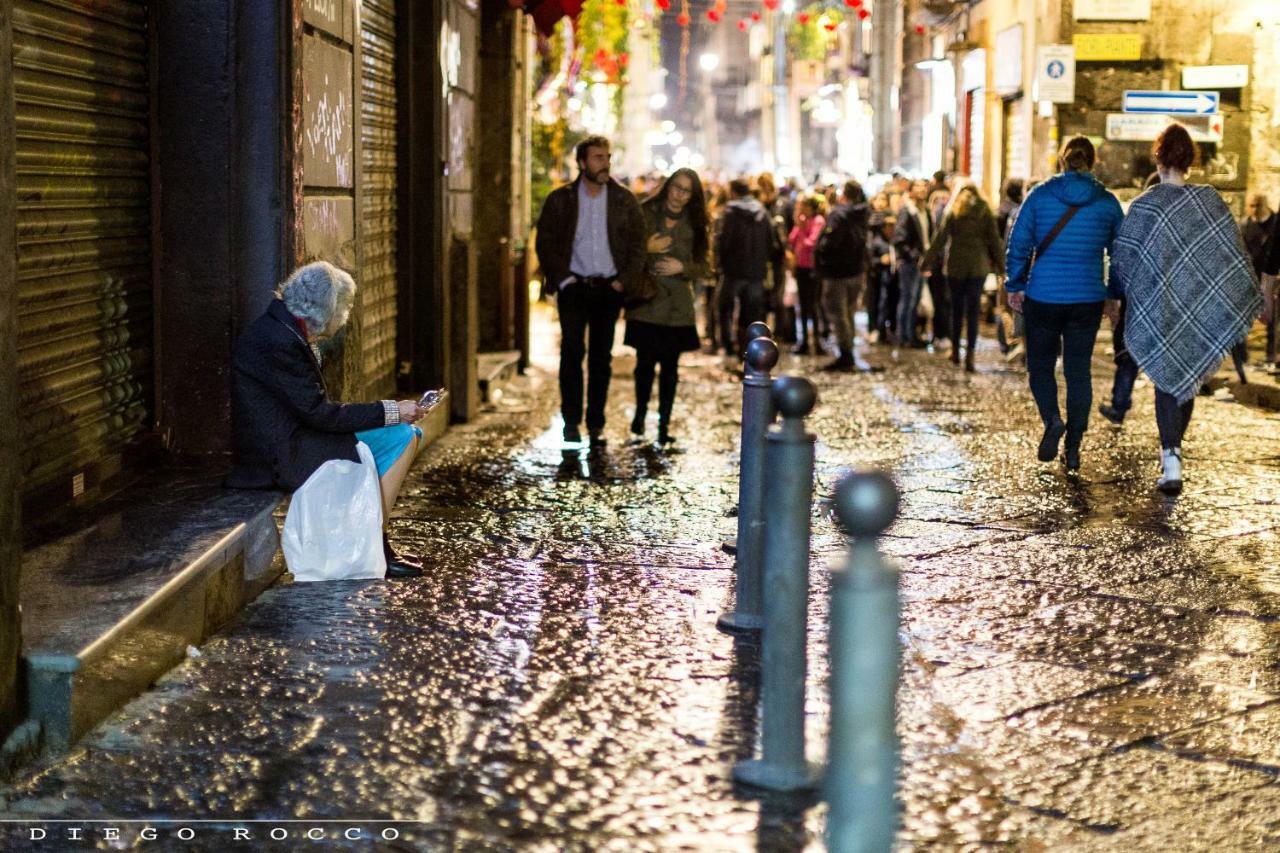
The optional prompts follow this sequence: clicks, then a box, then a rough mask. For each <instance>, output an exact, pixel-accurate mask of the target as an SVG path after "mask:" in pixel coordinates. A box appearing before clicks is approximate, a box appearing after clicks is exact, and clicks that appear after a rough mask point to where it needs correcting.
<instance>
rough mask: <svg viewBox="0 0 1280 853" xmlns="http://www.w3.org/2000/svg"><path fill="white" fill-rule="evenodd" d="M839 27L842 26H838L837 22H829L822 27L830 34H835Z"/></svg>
mask: <svg viewBox="0 0 1280 853" xmlns="http://www.w3.org/2000/svg"><path fill="white" fill-rule="evenodd" d="M838 26H840V25H839V24H837V23H836V22H835V21H827V22H826V23H825V24H823V25H822V28H823V29H824V30H826V31H827V32H829V33H833V32H835V31H836V27H838Z"/></svg>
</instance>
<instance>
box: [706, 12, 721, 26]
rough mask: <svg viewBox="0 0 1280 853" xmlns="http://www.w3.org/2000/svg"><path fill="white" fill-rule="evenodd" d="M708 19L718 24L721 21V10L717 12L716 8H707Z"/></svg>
mask: <svg viewBox="0 0 1280 853" xmlns="http://www.w3.org/2000/svg"><path fill="white" fill-rule="evenodd" d="M707 20H708V21H710V22H711V23H713V24H718V23H720V13H719V12H717V11H716V10H715V9H708V10H707Z"/></svg>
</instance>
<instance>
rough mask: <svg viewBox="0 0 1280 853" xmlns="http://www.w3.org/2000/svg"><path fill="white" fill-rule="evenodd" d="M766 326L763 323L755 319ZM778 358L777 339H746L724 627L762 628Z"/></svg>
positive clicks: (722, 617) (719, 622) (721, 625)
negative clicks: (767, 480)
mask: <svg viewBox="0 0 1280 853" xmlns="http://www.w3.org/2000/svg"><path fill="white" fill-rule="evenodd" d="M752 325H753V326H763V327H764V329H765V331H768V328H769V327H768V326H765V325H764V323H753V324H752ZM777 363H778V345H777V344H775V343H774V342H773V341H771V340H770V339H769V338H767V337H761V338H755V339H754V340H752V341H751V343H749V344H747V360H746V370H745V371H744V373H743V378H742V447H741V452H740V454H739V457H738V459H739V462H738V465H739V469H738V536H737V539H735V540H734V542H733V552H734V553H736V555H737V559H736V560H735V562H734V569H735V577H736V584H735V587H734V605H733V610H732V611H731V612H729V613H722V614H721V615H720V618H719V619H718V620H716V625H717V626H718V627H719V628H721V629H722V630H725V631H734V632H744V631H759V630H760V626H761V625H762V624H764V622H763V611H762V610H761V584H762V580H761V569H760V567H761V565H762V560H763V559H764V554H763V552H764V444H765V440H764V438H765V430H767V429H768V428H769V424H771V423H772V422H773V402H772V400H771V399H770V397H769V391H770V389H771V388H772V387H773V379H772V378H771V377H770V375H769V371H771V370H773V367H774V365H775V364H777Z"/></svg>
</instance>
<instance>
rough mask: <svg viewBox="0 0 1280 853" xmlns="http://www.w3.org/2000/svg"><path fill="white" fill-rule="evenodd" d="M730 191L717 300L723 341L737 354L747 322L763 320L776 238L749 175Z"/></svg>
mask: <svg viewBox="0 0 1280 853" xmlns="http://www.w3.org/2000/svg"><path fill="white" fill-rule="evenodd" d="M729 192H730V193H731V194H732V195H733V199H732V200H731V201H730V202H729V203H728V204H726V205H725V207H724V213H723V215H722V218H721V221H720V230H719V233H718V234H717V235H716V242H715V253H716V259H717V261H718V264H719V268H720V272H721V275H722V276H723V281H722V283H721V285H720V288H721V289H720V298H719V300H718V302H719V305H718V308H719V313H720V343H721V344H722V345H723V346H724V349H725V353H726V354H729V355H737V354H738V353H739V352H741V350H742V347H743V345H744V342H745V340H746V336H747V335H746V332H747V326H749V325H750V324H752V323H754V322H756V321H757V320H764V279H765V276H766V275H768V274H769V258H770V256H771V254H772V252H773V245H774V239H775V238H774V233H773V230H774V229H773V222H772V219H771V218H770V216H769V212H768V211H767V210H765V208H764V205H762V204H760V202H759V201H757V200H756V199H754V198H752V196H751V185H750V184H749V183H747V181H746V179H745V178H734V179H733V180H732V181H730V182H729ZM735 303H736V304H737V306H738V323H737V336H736V337H735V336H734V334H733V332H734V323H733V308H734V304H735ZM734 342H736V346H735V344H734ZM731 347H732V349H731Z"/></svg>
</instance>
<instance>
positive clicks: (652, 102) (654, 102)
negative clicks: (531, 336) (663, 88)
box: [649, 92, 667, 110]
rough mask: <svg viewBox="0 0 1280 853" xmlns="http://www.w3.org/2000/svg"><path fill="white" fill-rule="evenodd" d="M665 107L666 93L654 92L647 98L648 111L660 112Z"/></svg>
mask: <svg viewBox="0 0 1280 853" xmlns="http://www.w3.org/2000/svg"><path fill="white" fill-rule="evenodd" d="M666 105H667V93H666V92H655V93H654V94H653V95H652V97H650V98H649V109H651V110H660V109H662V108H663V107H665V106H666Z"/></svg>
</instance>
